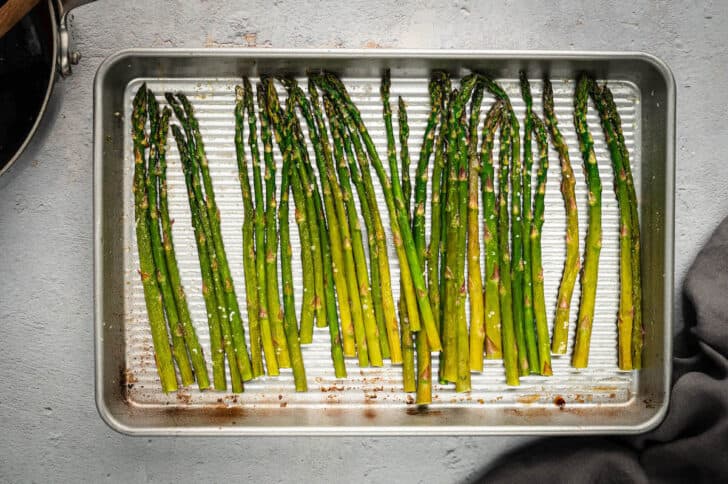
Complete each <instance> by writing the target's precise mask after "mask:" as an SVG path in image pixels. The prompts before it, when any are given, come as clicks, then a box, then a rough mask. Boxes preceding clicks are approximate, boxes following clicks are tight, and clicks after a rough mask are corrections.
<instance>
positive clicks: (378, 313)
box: [301, 79, 401, 363]
mask: <svg viewBox="0 0 728 484" xmlns="http://www.w3.org/2000/svg"><path fill="white" fill-rule="evenodd" d="M308 91H309V95H310V98H311V106H312V107H313V113H314V117H315V119H316V126H317V128H318V130H319V132H320V133H322V137H324V136H326V122H325V120H324V115H323V112H322V110H321V105H320V103H319V94H318V91H317V89H316V85H315V84H314V82H313V80H311V79H309V81H308ZM301 98H302V99H304V98H305V95H304V94H303V93H302V92H301ZM326 111H327V114H329V112H331V116H329V119H333V106H331V104H330V103H328V107H326ZM337 123H338V122H337ZM338 132H339V135H340V140H343V139H344V133H343V131H341V128H339V131H338ZM332 136H333V130H332ZM342 146H343V143H342ZM347 147H348V148H347V149H346V156H347V158H348V159H349V160H351V161H354V156H353V153H351V145H350V144H347ZM338 162H339V165H338V166H337V167H336V170H335V171H337V172H338V174H339V179H340V180H341V183H342V199H343V201H344V203H345V205H346V210H347V213H348V217H349V227H350V230H351V233H352V244H353V247H354V256H355V257H356V258H357V278H359V277H363V275H362V274H360V272H361V271H360V269H363V271H364V275H365V274H366V261H365V260H364V257H363V255H362V254H363V253H364V248H363V243H362V241H361V224H360V223H359V219H358V217H357V215H356V205H355V203H354V197H353V192H352V190H351V184H350V183H349V181H350V180H349V174H348V163H347V160H346V159H344V158H341V159H340V160H338ZM342 170H343V172H342ZM342 176H345V177H346V178H347V179H346V180H343V179H342ZM344 182H346V186H344ZM331 184H332V185H334V186H335V185H336V178H335V177H334V179H333V180H332V181H331ZM362 210H363V209H362ZM367 233H368V234H367V235H368V243H369V256H370V266H371V285H370V286H368V287H369V298H370V300H371V305H372V306H373V312H374V318H375V320H376V325H377V330H378V332H379V344H380V347H381V353H382V357H384V358H390V357H391V358H392V362H393V363H400V362H401V356H400V353H401V352H400V351H399V349H397V350H396V351H392V350H390V347H389V337H388V331H389V329H390V328H392V330H394V331H396V330H397V317H396V315H395V312H394V298H393V297H392V287H391V281H390V280H389V279H387V280H386V281H382V280H381V277H380V270H379V267H378V265H377V264H378V260H377V259H378V255H377V250H376V238H375V237H374V231H373V229H371V230H370V228H369V227H367ZM385 294H386V295H385ZM361 298H362V305H364V304H365V303H367V298H366V294H363V295H362V296H361ZM367 304H368V303H367ZM385 310H386V311H385Z"/></svg>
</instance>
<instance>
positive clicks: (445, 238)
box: [440, 89, 460, 383]
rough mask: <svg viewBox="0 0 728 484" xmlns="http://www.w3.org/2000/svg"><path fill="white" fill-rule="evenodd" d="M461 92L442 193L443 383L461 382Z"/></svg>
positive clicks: (449, 123)
mask: <svg viewBox="0 0 728 484" xmlns="http://www.w3.org/2000/svg"><path fill="white" fill-rule="evenodd" d="M459 94H460V92H459V91H458V90H457V89H454V90H453V91H452V93H451V94H450V114H449V116H448V118H447V144H446V154H445V158H446V160H447V161H446V164H445V170H446V171H445V175H446V177H447V178H446V179H445V180H443V185H444V187H445V188H443V190H442V192H444V194H445V196H444V197H443V199H444V201H445V210H444V212H443V216H442V226H443V234H442V245H443V249H442V251H443V254H442V259H443V261H442V265H441V270H440V273H441V279H442V281H441V284H440V286H441V293H442V295H443V300H442V307H443V313H442V323H441V328H440V331H441V334H442V343H443V350H442V353H441V354H440V381H441V382H442V383H445V382H453V381H455V380H456V379H457V359H456V354H457V325H456V324H457V323H456V315H457V313H456V312H455V297H456V294H457V288H456V286H455V273H454V269H453V268H454V265H455V261H456V259H457V247H456V245H457V224H458V219H457V217H456V215H457V210H456V209H455V207H456V206H457V204H456V203H455V202H454V200H455V199H456V198H457V168H458V162H457V158H456V157H457V156H458V154H459V152H458V146H457V129H456V127H455V125H456V123H457V122H459V118H456V116H455V109H456V105H457V102H456V101H457V99H458V96H459Z"/></svg>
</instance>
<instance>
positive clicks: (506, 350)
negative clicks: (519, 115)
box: [498, 112, 520, 386]
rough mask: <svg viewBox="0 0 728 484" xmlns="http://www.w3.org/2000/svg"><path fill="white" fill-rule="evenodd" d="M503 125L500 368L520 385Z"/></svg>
mask: <svg viewBox="0 0 728 484" xmlns="http://www.w3.org/2000/svg"><path fill="white" fill-rule="evenodd" d="M504 116H506V119H505V120H504V123H503V125H502V126H501V133H500V153H499V155H498V160H499V161H498V163H499V165H500V170H499V175H498V185H499V191H498V254H499V263H500V267H504V268H506V270H502V271H500V280H499V286H498V294H499V302H500V314H501V334H502V350H503V365H504V366H505V369H506V383H507V384H508V385H512V386H517V385H519V375H520V371H519V364H518V361H519V358H518V352H519V349H518V345H517V344H516V335H515V328H514V325H515V322H514V321H513V312H512V308H513V295H512V294H511V287H512V285H511V272H510V271H509V270H507V268H508V267H510V264H511V256H510V250H509V247H508V225H509V223H508V195H509V194H508V192H509V189H508V174H509V173H508V172H509V169H510V156H511V155H512V153H513V152H514V151H512V149H511V124H510V123H508V122H507V116H508V113H507V112H505V113H504Z"/></svg>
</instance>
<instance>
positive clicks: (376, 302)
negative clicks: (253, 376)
mask: <svg viewBox="0 0 728 484" xmlns="http://www.w3.org/2000/svg"><path fill="white" fill-rule="evenodd" d="M308 91H309V95H310V98H311V107H312V108H313V114H314V118H315V120H316V127H317V128H318V132H319V133H320V138H321V139H322V141H323V143H324V144H325V145H327V146H328V144H329V142H328V135H327V133H326V122H325V121H324V115H323V112H322V111H321V105H320V104H319V95H318V91H317V90H316V86H315V84H314V83H313V80H311V79H309V80H308ZM300 96H301V99H305V94H303V93H301V95H300ZM329 151H330V150H329ZM343 168H344V169H346V166H344V167H343ZM331 184H332V185H334V186H335V185H336V180H335V179H334V180H333V181H332V182H331ZM343 196H344V195H342V197H343ZM352 202H353V200H352ZM353 213H354V214H355V213H356V211H355V209H354V211H353ZM358 227H359V225H358V224H357V225H351V223H350V228H351V230H352V231H355V230H357V228H358ZM372 234H373V232H370V233H369V240H370V241H373V240H374V237H373V235H372ZM369 256H370V258H371V261H372V269H371V270H372V284H371V298H372V304H373V306H374V314H375V318H376V320H377V324H381V325H382V326H386V323H385V320H384V306H383V304H384V302H383V299H382V292H383V291H384V290H388V293H389V300H392V289H391V282H390V281H386V284H387V285H386V287H380V278H379V269H378V267H377V268H376V270H375V266H374V261H376V259H377V251H376V250H373V249H372V247H371V246H370V249H369ZM362 267H366V263H364V265H363V266H362ZM392 301H393V300H392ZM393 304H394V303H393V302H392V306H393ZM388 316H389V313H388ZM391 317H393V318H394V317H395V316H394V311H393V309H392V311H391ZM342 320H343V316H342ZM396 325H397V321H396V318H395V320H394V326H395V328H396ZM379 333H380V339H386V336H387V334H386V332H385V331H383V329H382V327H381V326H380V327H379ZM380 344H381V348H382V356H383V357H385V358H386V357H388V356H390V351H389V345H388V344H387V343H385V342H381V340H380ZM398 355H399V352H396V353H395V355H394V359H393V360H392V361H393V362H395V363H398V362H399V359H398V358H399V356H398Z"/></svg>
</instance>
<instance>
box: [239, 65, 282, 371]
mask: <svg viewBox="0 0 728 484" xmlns="http://www.w3.org/2000/svg"><path fill="white" fill-rule="evenodd" d="M243 89H244V102H245V109H246V111H247V112H248V144H249V145H250V154H251V158H252V164H253V192H254V195H255V247H256V251H255V272H256V274H257V276H258V277H257V278H258V285H257V293H258V322H259V324H260V339H261V342H262V345H263V354H264V355H265V366H266V370H267V372H268V375H270V376H276V375H278V374H279V370H278V361H277V359H276V353H275V348H274V346H273V335H272V331H271V325H270V318H269V316H268V314H269V313H268V295H267V287H268V284H267V281H266V272H265V205H264V200H263V181H262V177H261V170H260V166H261V164H260V152H259V149H258V137H257V125H256V120H255V108H254V102H253V88H252V86H251V85H250V80H248V78H247V77H246V78H243Z"/></svg>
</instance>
